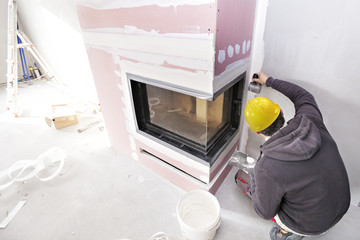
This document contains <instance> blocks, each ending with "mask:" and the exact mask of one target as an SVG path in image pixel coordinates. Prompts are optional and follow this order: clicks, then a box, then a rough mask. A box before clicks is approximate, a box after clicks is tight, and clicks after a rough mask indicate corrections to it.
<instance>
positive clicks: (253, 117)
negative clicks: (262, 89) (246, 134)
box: [244, 97, 280, 132]
mask: <svg viewBox="0 0 360 240" xmlns="http://www.w3.org/2000/svg"><path fill="white" fill-rule="evenodd" d="M244 113H245V120H246V122H247V123H248V124H249V127H250V129H251V130H252V131H254V132H260V131H262V130H265V129H266V128H267V127H269V126H270V125H271V124H272V123H273V122H274V121H275V120H276V118H277V117H278V116H279V114H280V106H279V105H277V104H276V103H273V102H272V101H271V100H270V99H268V98H266V97H256V98H253V99H251V100H249V101H248V103H247V104H246V106H245V111H244Z"/></svg>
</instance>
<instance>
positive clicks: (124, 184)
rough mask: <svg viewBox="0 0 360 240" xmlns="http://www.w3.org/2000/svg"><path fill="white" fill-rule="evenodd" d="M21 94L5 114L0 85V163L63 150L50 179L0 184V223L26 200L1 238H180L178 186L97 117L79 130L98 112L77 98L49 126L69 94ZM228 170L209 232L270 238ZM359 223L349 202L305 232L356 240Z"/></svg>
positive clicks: (43, 85) (36, 89)
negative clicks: (65, 115) (71, 117)
mask: <svg viewBox="0 0 360 240" xmlns="http://www.w3.org/2000/svg"><path fill="white" fill-rule="evenodd" d="M20 93H21V94H20V96H19V97H20V108H21V109H22V110H23V113H22V117H18V118H14V117H12V116H11V115H9V114H8V113H6V110H5V100H6V90H5V88H4V87H1V88H0V133H1V137H0V148H1V161H0V169H1V170H3V169H7V168H9V167H10V166H11V165H12V164H13V163H15V162H17V161H19V160H24V159H29V160H35V159H36V158H37V157H38V156H39V155H40V154H41V153H43V152H45V151H47V150H48V149H50V148H51V147H59V148H61V149H64V150H65V151H66V152H67V157H66V159H65V165H64V168H63V170H62V171H61V174H60V175H59V176H58V177H56V178H55V179H53V180H51V181H48V182H41V181H39V180H38V179H36V178H32V179H31V180H28V181H26V182H20V183H19V182H18V183H14V184H12V185H11V186H10V187H9V188H7V189H5V190H2V191H0V222H1V221H2V220H3V219H4V218H5V217H6V216H7V214H8V213H9V212H10V211H11V210H12V209H13V208H14V207H15V205H16V204H17V203H18V202H19V201H20V200H26V204H25V206H24V207H23V208H22V209H21V210H20V211H19V212H18V214H17V215H16V216H15V217H14V218H13V219H12V221H11V222H10V223H9V224H8V226H7V227H6V228H5V229H0V239H4V240H25V239H26V240H49V239H53V240H56V239H59V240H60V239H61V240H64V239H76V240H78V239H81V240H82V239H84V240H85V239H86V240H119V239H123V240H125V239H127V240H129V239H131V240H147V239H149V240H150V239H153V238H152V236H153V235H154V234H156V233H158V232H164V233H166V235H167V237H168V239H170V240H177V239H182V237H181V230H180V226H179V224H178V221H177V217H176V204H177V202H178V201H179V199H180V198H181V197H182V196H183V195H184V194H185V191H184V190H182V189H180V188H178V187H177V186H175V185H173V184H172V183H170V182H168V181H167V180H166V179H163V178H161V177H159V176H158V175H156V174H154V173H153V172H151V171H150V170H148V169H146V168H145V167H143V166H142V165H140V164H139V163H138V162H136V161H134V160H132V159H128V158H127V157H125V156H123V155H122V154H121V153H119V152H117V151H116V150H115V149H113V148H112V147H111V146H110V144H109V142H108V139H107V134H106V129H105V130H102V129H103V128H102V127H103V125H102V123H100V124H98V125H96V126H94V127H92V128H90V129H88V130H87V131H85V132H83V133H81V134H80V133H78V131H77V130H78V128H81V127H84V126H86V125H87V124H88V123H90V122H93V121H96V120H97V119H99V117H100V116H99V114H97V115H96V114H91V113H90V112H91V111H92V110H91V107H90V108H89V109H87V110H86V108H85V107H84V106H90V105H87V104H85V105H83V106H81V104H83V103H80V102H78V103H79V104H78V109H80V108H82V112H83V113H82V114H79V119H80V122H79V124H77V125H74V126H70V127H67V128H64V129H62V130H56V129H55V128H54V127H52V128H50V127H48V126H47V125H46V124H45V121H44V114H45V113H44V112H45V109H47V108H48V107H49V106H50V104H51V103H54V102H56V101H58V100H59V99H67V100H69V99H70V100H71V101H74V100H76V99H74V98H71V97H69V96H67V95H65V97H64V92H63V91H60V90H59V89H57V88H55V87H54V86H53V85H51V84H49V83H48V82H43V81H40V82H36V83H35V84H33V85H31V86H28V85H22V87H21V88H20ZM54 99H56V100H54ZM76 101H77V100H76ZM79 106H80V107H79ZM84 109H85V110H84ZM235 171H236V169H233V170H232V171H231V173H230V174H229V176H228V177H227V179H226V180H225V182H224V183H223V184H222V186H221V187H220V189H219V190H218V192H217V193H216V195H215V196H216V197H217V199H218V200H219V202H220V206H221V219H222V223H221V226H220V228H219V229H218V231H217V234H216V237H215V239H216V240H234V239H245V240H247V239H249V240H257V239H259V240H261V239H269V235H268V231H269V230H270V228H271V227H273V226H274V224H273V223H272V222H271V221H266V220H263V219H261V218H259V217H258V216H257V215H256V213H255V212H254V210H253V208H252V205H251V202H250V200H249V199H248V198H247V197H245V196H244V195H243V194H242V193H241V191H240V190H239V189H238V188H237V186H236V185H235V183H234V181H233V176H234V174H235ZM359 223H360V208H358V207H356V206H351V208H350V210H349V212H348V213H347V214H346V215H345V217H344V218H343V219H342V220H341V222H340V223H338V224H337V225H336V226H335V227H334V228H333V229H331V230H330V231H329V232H328V233H327V234H326V235H323V236H318V237H312V238H311V239H324V240H325V239H326V240H335V239H336V240H339V239H359V234H360V232H359Z"/></svg>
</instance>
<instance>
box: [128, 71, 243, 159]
mask: <svg viewBox="0 0 360 240" xmlns="http://www.w3.org/2000/svg"><path fill="white" fill-rule="evenodd" d="M133 78H134V77H133ZM244 81H245V73H244V74H242V75H241V76H239V77H238V78H236V79H235V80H234V81H232V83H231V84H230V85H228V86H226V87H225V88H224V89H223V90H222V92H219V93H216V94H215V96H216V97H215V99H214V100H205V99H201V98H197V97H194V96H190V95H186V94H183V93H180V92H177V91H171V90H168V89H166V88H161V87H157V86H158V84H157V86H154V85H152V84H151V81H147V83H144V82H140V81H136V79H131V81H130V82H131V89H132V97H133V102H134V110H135V115H136V121H137V124H138V129H139V130H140V131H141V132H144V133H146V134H150V135H151V136H153V137H156V138H157V139H160V140H162V141H164V142H166V143H168V144H171V145H173V146H175V147H177V148H180V149H181V150H184V151H186V152H188V153H190V154H192V155H195V156H197V157H199V158H201V159H203V160H205V161H207V162H210V164H211V163H212V160H213V159H215V158H216V157H217V156H218V155H219V154H220V153H221V151H222V150H223V149H224V148H225V147H226V146H227V144H228V143H229V141H230V140H231V138H232V136H234V134H235V132H236V131H237V130H238V127H239V122H240V110H241V99H242V92H243V86H244ZM149 82H150V83H149Z"/></svg>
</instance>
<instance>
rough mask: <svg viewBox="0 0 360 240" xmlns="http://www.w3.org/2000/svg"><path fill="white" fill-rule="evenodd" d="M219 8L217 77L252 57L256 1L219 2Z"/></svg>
mask: <svg viewBox="0 0 360 240" xmlns="http://www.w3.org/2000/svg"><path fill="white" fill-rule="evenodd" d="M217 6H218V13H217V22H216V28H217V32H216V40H215V44H216V46H215V52H216V57H215V76H218V75H220V74H221V73H223V72H224V71H225V70H226V67H227V66H228V65H230V64H232V63H234V62H236V61H239V60H242V59H245V58H249V57H250V52H251V45H252V34H253V26H254V18H255V7H256V0H226V1H223V0H219V1H218V5H217Z"/></svg>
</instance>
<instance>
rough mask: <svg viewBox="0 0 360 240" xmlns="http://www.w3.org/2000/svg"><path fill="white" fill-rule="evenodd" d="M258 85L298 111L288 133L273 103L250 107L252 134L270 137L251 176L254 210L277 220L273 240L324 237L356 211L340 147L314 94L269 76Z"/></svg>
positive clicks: (247, 112)
mask: <svg viewBox="0 0 360 240" xmlns="http://www.w3.org/2000/svg"><path fill="white" fill-rule="evenodd" d="M253 81H255V82H258V83H260V84H262V85H266V86H267V87H271V88H273V89H275V90H277V91H279V92H281V93H283V94H284V95H285V96H287V97H288V98H289V99H290V100H291V101H292V102H293V103H294V106H295V111H296V113H295V116H294V118H292V119H291V120H290V121H288V123H287V125H286V126H285V127H283V124H284V118H283V113H282V111H281V109H280V107H279V106H278V105H277V104H274V103H273V102H271V101H270V100H269V99H267V100H266V98H262V97H260V98H254V99H252V100H250V101H249V102H248V104H247V105H246V107H245V119H246V121H247V122H248V124H249V127H250V129H251V130H253V131H255V132H256V133H258V134H261V135H263V136H264V137H266V138H268V137H270V138H269V139H268V140H267V141H266V142H265V143H264V144H263V145H262V146H260V150H261V154H260V157H259V159H258V160H257V162H256V165H255V168H254V173H252V174H250V182H251V184H250V188H249V189H248V191H249V192H248V195H250V197H251V199H252V202H253V207H254V209H255V211H256V213H257V214H258V215H259V216H260V217H262V218H264V219H272V218H274V219H275V220H276V223H277V226H278V227H275V228H273V229H272V230H271V231H270V237H271V239H302V238H303V237H304V236H308V235H319V234H322V233H324V232H326V231H327V230H328V229H330V228H331V227H332V226H334V225H335V224H336V223H337V222H339V220H340V219H341V218H342V217H343V216H344V214H345V213H346V212H347V210H348V208H349V206H350V188H349V180H348V176H347V172H346V169H345V166H344V162H343V160H342V158H341V156H340V153H339V150H338V148H337V146H336V143H335V141H334V139H333V138H332V137H331V135H330V133H329V132H328V130H327V129H326V127H325V125H324V122H323V118H322V115H321V112H320V110H319V108H318V106H317V104H316V102H315V99H314V97H313V96H312V95H311V94H310V93H309V92H308V91H306V90H305V89H303V88H301V87H299V86H297V85H295V84H292V83H289V82H286V81H282V80H278V79H273V78H271V77H268V76H267V75H266V74H264V73H258V78H254V79H253ZM268 101H270V102H268ZM269 116H270V117H269Z"/></svg>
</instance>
